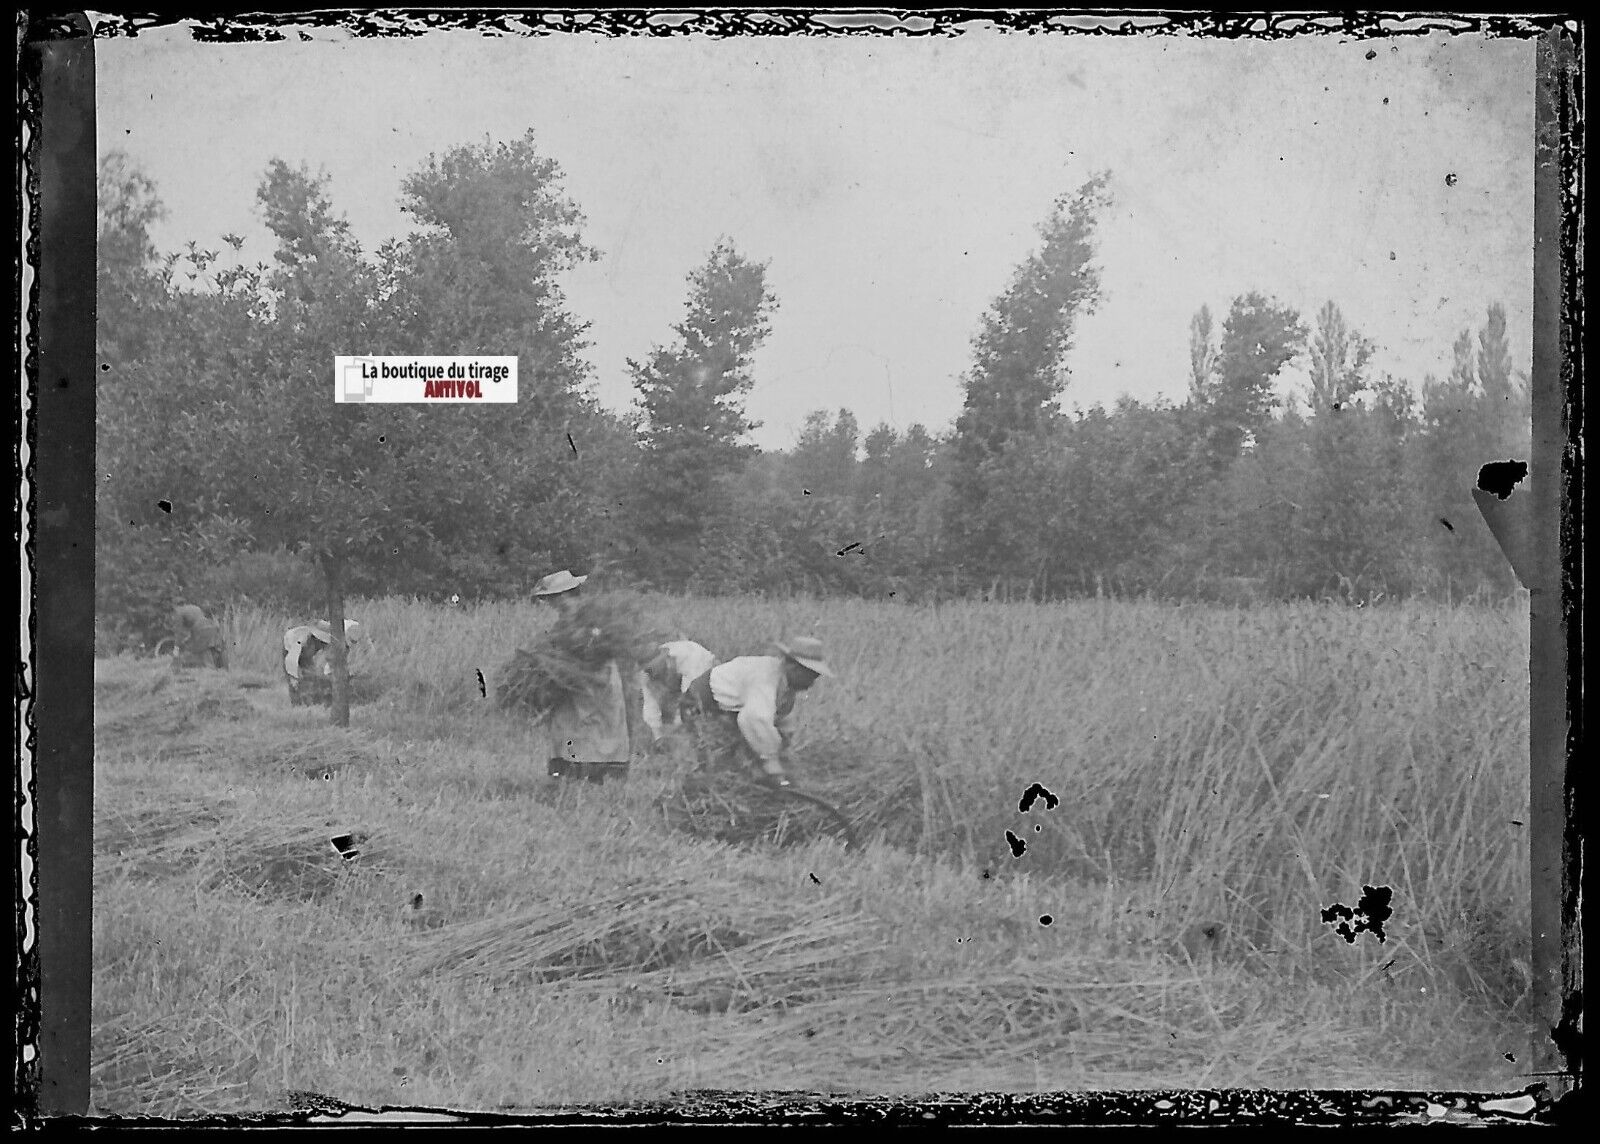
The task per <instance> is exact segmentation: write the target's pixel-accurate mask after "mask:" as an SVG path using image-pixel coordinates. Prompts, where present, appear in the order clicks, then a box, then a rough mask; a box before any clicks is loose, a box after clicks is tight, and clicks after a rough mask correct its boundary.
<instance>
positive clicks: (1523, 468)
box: [1478, 461, 1528, 500]
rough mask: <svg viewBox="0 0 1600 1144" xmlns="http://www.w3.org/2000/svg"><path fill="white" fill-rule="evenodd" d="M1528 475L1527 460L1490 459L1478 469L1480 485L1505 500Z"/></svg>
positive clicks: (1485, 490)
mask: <svg viewBox="0 0 1600 1144" xmlns="http://www.w3.org/2000/svg"><path fill="white" fill-rule="evenodd" d="M1527 475H1528V462H1526V461H1490V462H1489V463H1488V464H1487V465H1485V466H1483V468H1481V469H1479V470H1478V487H1479V488H1480V489H1482V490H1483V491H1484V492H1486V493H1492V494H1493V495H1494V496H1497V497H1499V498H1500V499H1501V500H1505V499H1506V498H1507V497H1509V496H1510V495H1511V490H1512V489H1514V488H1516V487H1517V486H1518V485H1519V484H1521V483H1522V479H1523V478H1524V477H1526V476H1527Z"/></svg>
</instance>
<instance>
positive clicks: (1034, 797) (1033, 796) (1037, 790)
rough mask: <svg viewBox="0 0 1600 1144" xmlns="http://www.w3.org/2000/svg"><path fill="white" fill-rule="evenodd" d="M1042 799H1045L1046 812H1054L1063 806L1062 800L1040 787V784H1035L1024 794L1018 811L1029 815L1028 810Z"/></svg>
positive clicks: (1018, 804)
mask: <svg viewBox="0 0 1600 1144" xmlns="http://www.w3.org/2000/svg"><path fill="white" fill-rule="evenodd" d="M1041 798H1042V799H1044V808H1045V809H1046V810H1054V809H1055V808H1056V807H1058V806H1060V805H1061V800H1060V799H1059V798H1057V797H1056V796H1055V795H1053V794H1051V793H1050V792H1049V791H1047V790H1045V789H1044V787H1042V786H1040V785H1039V784H1038V783H1034V784H1033V785H1032V786H1030V787H1029V788H1028V789H1027V790H1025V791H1023V792H1022V801H1021V802H1019V803H1017V809H1018V810H1019V811H1021V812H1022V813H1023V814H1027V813H1028V808H1029V807H1031V806H1032V805H1033V804H1034V803H1035V802H1036V801H1038V800H1039V799H1041Z"/></svg>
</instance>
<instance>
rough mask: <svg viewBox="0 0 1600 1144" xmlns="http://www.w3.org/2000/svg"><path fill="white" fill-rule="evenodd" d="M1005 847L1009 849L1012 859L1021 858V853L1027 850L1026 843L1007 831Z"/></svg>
mask: <svg viewBox="0 0 1600 1144" xmlns="http://www.w3.org/2000/svg"><path fill="white" fill-rule="evenodd" d="M1006 845H1007V846H1009V847H1011V857H1013V858H1021V857H1022V853H1023V851H1025V850H1027V848H1028V844H1027V843H1026V842H1024V841H1023V840H1022V839H1020V838H1018V837H1017V836H1016V835H1015V834H1012V833H1011V831H1009V830H1008V831H1006Z"/></svg>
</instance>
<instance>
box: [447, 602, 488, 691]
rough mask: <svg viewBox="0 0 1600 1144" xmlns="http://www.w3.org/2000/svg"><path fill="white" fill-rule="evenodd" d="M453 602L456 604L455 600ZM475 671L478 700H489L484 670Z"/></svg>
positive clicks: (478, 668)
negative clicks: (484, 680)
mask: <svg viewBox="0 0 1600 1144" xmlns="http://www.w3.org/2000/svg"><path fill="white" fill-rule="evenodd" d="M451 602H452V603H454V600H452V601H451ZM473 671H475V672H476V673H477V675H478V698H480V699H487V698H489V688H488V687H487V686H486V685H485V684H484V682H483V669H482V668H481V667H475V668H473Z"/></svg>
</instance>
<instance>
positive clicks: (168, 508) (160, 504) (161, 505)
mask: <svg viewBox="0 0 1600 1144" xmlns="http://www.w3.org/2000/svg"><path fill="white" fill-rule="evenodd" d="M156 507H157V508H158V509H160V510H161V511H162V512H164V513H167V514H168V515H169V516H170V515H171V514H172V502H171V501H169V500H158V501H156Z"/></svg>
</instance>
